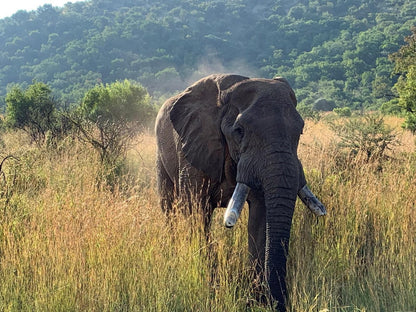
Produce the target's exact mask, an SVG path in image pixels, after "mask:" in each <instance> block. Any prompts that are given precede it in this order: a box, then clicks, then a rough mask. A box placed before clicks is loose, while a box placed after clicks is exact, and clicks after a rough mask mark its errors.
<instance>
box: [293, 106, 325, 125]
mask: <svg viewBox="0 0 416 312" xmlns="http://www.w3.org/2000/svg"><path fill="white" fill-rule="evenodd" d="M297 109H298V112H299V114H300V115H301V116H302V118H303V119H310V120H312V121H314V122H318V121H319V120H321V113H320V112H318V111H316V110H314V109H313V108H312V107H310V106H301V105H299V106H298V108H297Z"/></svg>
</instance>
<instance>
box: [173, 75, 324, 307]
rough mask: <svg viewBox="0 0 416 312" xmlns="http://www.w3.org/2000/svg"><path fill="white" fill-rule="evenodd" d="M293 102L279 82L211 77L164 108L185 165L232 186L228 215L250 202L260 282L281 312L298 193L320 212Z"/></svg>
mask: <svg viewBox="0 0 416 312" xmlns="http://www.w3.org/2000/svg"><path fill="white" fill-rule="evenodd" d="M296 104H297V101H296V97H295V94H294V92H293V90H292V88H291V87H290V86H289V83H288V82H287V81H286V80H285V79H283V78H276V79H249V78H247V77H242V76H237V75H212V76H209V77H207V78H204V79H202V80H200V81H198V82H197V83H195V84H194V85H192V86H191V87H189V88H188V89H187V90H185V91H184V92H183V93H182V94H180V95H179V96H178V97H176V98H175V100H174V103H173V105H172V106H171V109H170V120H171V122H172V125H173V127H174V129H175V131H176V132H177V134H178V136H179V138H180V142H181V148H182V153H183V155H184V156H185V158H186V159H187V161H188V162H189V163H190V164H191V165H192V166H194V167H195V168H197V169H198V170H201V171H202V172H204V173H205V174H206V175H207V176H208V177H209V178H210V179H211V181H213V183H218V184H221V183H223V182H224V180H227V179H228V180H230V181H231V183H232V184H233V185H234V186H235V185H236V186H237V187H236V188H235V192H234V194H233V197H232V198H233V199H232V200H231V202H232V204H231V206H232V207H231V209H235V207H236V206H237V209H236V210H240V209H241V206H242V204H243V203H244V202H245V201H246V198H247V196H249V197H248V199H249V201H250V202H251V203H253V205H250V218H253V220H256V221H252V223H253V222H254V226H252V227H251V228H254V229H256V228H257V231H258V233H249V235H252V236H253V237H260V238H259V239H257V246H256V248H258V249H261V250H262V251H261V252H260V253H259V254H260V255H259V257H260V258H262V257H263V259H259V261H260V262H261V263H262V266H264V272H263V274H264V275H263V276H264V279H265V280H266V281H267V283H268V285H269V289H270V293H271V295H272V297H273V298H274V299H275V300H277V301H278V304H279V307H280V310H282V311H283V310H284V302H285V297H286V283H285V276H286V256H287V253H288V247H289V236H290V228H291V223H292V216H293V211H294V206H295V201H296V198H297V195H298V193H299V195H300V197H301V198H302V200H303V201H304V202H305V203H306V204H307V205H308V207H310V208H311V209H312V208H314V207H315V208H317V211H320V212H318V213H317V214H324V208H323V206H322V204H320V202H319V201H317V199H316V198H315V197H314V195H313V194H312V193H310V191H309V190H308V189H307V187H306V180H305V177H304V173H303V169H302V165H301V163H300V161H299V159H298V156H297V148H298V142H299V137H300V135H301V133H302V129H303V126H304V122H303V120H302V118H301V116H300V115H299V113H298V112H297V110H296ZM227 160H230V161H228V162H227ZM249 192H250V194H249V195H248V193H249ZM259 216H260V217H259ZM237 217H238V214H237ZM234 222H235V221H234ZM249 222H250V221H249ZM230 225H233V224H230ZM249 231H250V228H249ZM254 231H256V230H254ZM259 233H260V235H259Z"/></svg>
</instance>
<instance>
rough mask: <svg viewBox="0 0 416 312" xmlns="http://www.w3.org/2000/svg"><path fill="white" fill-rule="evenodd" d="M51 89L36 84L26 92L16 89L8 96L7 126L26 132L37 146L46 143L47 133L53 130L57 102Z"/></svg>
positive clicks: (39, 83)
mask: <svg viewBox="0 0 416 312" xmlns="http://www.w3.org/2000/svg"><path fill="white" fill-rule="evenodd" d="M51 93H52V91H51V89H50V88H49V87H48V86H47V85H46V84H44V83H41V82H36V83H34V84H32V85H30V86H29V87H28V88H27V89H26V90H22V89H20V88H19V87H17V86H16V87H14V88H13V89H12V90H11V91H10V92H9V93H8V94H7V96H6V105H7V106H6V124H7V126H8V127H11V128H18V129H22V130H24V131H26V132H27V133H28V134H29V135H30V137H31V138H32V140H33V141H34V142H36V143H37V144H41V143H43V142H44V141H45V137H46V133H47V132H48V131H49V130H52V129H53V126H54V119H55V110H56V106H57V105H56V101H55V100H54V99H53V97H52V96H51Z"/></svg>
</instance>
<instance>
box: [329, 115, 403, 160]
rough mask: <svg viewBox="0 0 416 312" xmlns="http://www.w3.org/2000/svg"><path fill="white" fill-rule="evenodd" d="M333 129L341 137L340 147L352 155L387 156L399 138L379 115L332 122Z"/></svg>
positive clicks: (369, 157) (375, 157)
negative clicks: (387, 152)
mask: <svg viewBox="0 0 416 312" xmlns="http://www.w3.org/2000/svg"><path fill="white" fill-rule="evenodd" d="M330 127H331V129H332V130H333V131H334V132H335V133H336V134H337V135H338V136H339V137H340V139H341V141H340V143H339V147H340V148H345V149H347V151H348V152H349V155H350V156H353V157H355V156H363V157H364V160H365V161H366V162H368V161H369V160H370V159H381V158H383V157H385V156H386V155H385V153H386V151H387V150H389V149H391V146H392V145H394V144H395V142H396V140H397V138H396V134H395V133H394V131H393V129H391V128H390V127H389V126H387V125H386V124H385V123H384V119H383V117H382V116H379V115H372V114H368V115H364V116H360V117H356V118H351V119H346V120H342V121H338V122H332V123H330Z"/></svg>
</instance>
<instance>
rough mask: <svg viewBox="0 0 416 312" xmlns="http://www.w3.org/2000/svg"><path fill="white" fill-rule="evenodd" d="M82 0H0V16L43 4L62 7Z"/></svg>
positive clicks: (28, 9)
mask: <svg viewBox="0 0 416 312" xmlns="http://www.w3.org/2000/svg"><path fill="white" fill-rule="evenodd" d="M78 1H83V0H0V18H5V17H8V16H12V15H13V14H14V13H16V12H17V11H19V10H25V11H33V10H36V9H37V8H38V7H40V6H43V5H44V4H52V5H53V6H57V7H63V6H64V4H65V3H67V2H78Z"/></svg>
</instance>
